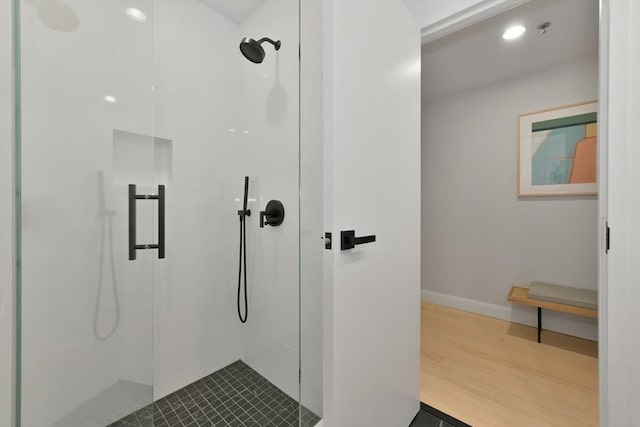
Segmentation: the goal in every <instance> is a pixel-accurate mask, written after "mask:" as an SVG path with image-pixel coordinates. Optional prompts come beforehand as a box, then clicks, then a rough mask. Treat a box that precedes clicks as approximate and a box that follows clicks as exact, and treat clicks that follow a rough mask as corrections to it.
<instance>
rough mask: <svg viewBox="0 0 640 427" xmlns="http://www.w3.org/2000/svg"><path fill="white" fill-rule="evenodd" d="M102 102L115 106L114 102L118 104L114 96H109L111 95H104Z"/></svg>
mask: <svg viewBox="0 0 640 427" xmlns="http://www.w3.org/2000/svg"><path fill="white" fill-rule="evenodd" d="M104 100H105V101H107V102H110V103H112V104H115V103H116V102H118V100H117V99H116V97H115V96H111V95H105V97H104Z"/></svg>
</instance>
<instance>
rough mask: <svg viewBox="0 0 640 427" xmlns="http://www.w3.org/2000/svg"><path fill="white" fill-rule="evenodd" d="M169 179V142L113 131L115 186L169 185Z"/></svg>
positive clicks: (171, 146) (147, 136)
mask: <svg viewBox="0 0 640 427" xmlns="http://www.w3.org/2000/svg"><path fill="white" fill-rule="evenodd" d="M172 177H173V141H172V140H170V139H164V138H158V137H153V136H149V135H144V134H139V133H133V132H127V131H123V130H118V129H114V130H113V182H114V184H116V185H127V184H133V183H135V184H137V185H142V186H151V185H169V184H171V180H172Z"/></svg>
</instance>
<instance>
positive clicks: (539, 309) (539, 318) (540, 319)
mask: <svg viewBox="0 0 640 427" xmlns="http://www.w3.org/2000/svg"><path fill="white" fill-rule="evenodd" d="M540 332H542V308H541V307H538V342H540Z"/></svg>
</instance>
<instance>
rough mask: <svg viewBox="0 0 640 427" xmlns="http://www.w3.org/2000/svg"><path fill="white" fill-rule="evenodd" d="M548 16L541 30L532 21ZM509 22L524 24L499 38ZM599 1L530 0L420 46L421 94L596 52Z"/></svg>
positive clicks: (488, 80) (447, 90)
mask: <svg viewBox="0 0 640 427" xmlns="http://www.w3.org/2000/svg"><path fill="white" fill-rule="evenodd" d="M545 21H550V22H551V23H552V24H551V27H550V28H549V30H548V31H547V33H546V34H544V35H543V34H540V33H539V31H538V30H537V26H538V25H539V24H541V23H543V22H545ZM514 24H521V25H524V26H525V27H526V28H527V31H526V32H525V34H524V35H523V36H522V37H520V38H519V39H517V40H512V41H505V40H503V39H502V33H503V32H504V30H505V29H506V28H507V27H509V26H511V25H514ZM597 53H598V0H532V1H530V2H528V3H525V4H523V5H521V6H518V7H516V8H514V9H511V10H508V11H507V12H505V13H502V14H500V15H497V16H494V17H492V18H489V19H487V20H485V21H482V22H480V23H477V24H475V25H472V26H470V27H468V28H465V29H463V30H460V31H458V32H456V33H453V34H450V35H448V36H445V37H443V38H441V39H438V40H436V41H434V42H431V43H428V44H425V45H424V46H423V47H422V97H423V99H424V98H428V99H429V98H437V97H441V96H445V95H451V94H454V93H457V92H462V91H464V90H469V89H473V88H476V87H479V86H483V85H487V84H490V83H494V82H497V81H499V80H504V79H509V78H513V77H516V76H519V75H522V74H525V73H529V72H533V71H537V70H541V69H543V68H546V67H549V66H553V65H554V64H558V63H560V62H563V61H567V60H571V59H577V58H581V57H586V56H589V55H597Z"/></svg>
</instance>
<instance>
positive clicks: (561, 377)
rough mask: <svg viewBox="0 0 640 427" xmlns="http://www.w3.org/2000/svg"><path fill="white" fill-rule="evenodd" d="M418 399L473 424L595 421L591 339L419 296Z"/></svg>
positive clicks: (595, 366) (595, 377) (595, 369)
mask: <svg viewBox="0 0 640 427" xmlns="http://www.w3.org/2000/svg"><path fill="white" fill-rule="evenodd" d="M421 334H422V342H421V381H420V384H421V390H420V398H421V400H422V401H423V402H425V403H427V404H429V405H431V406H433V407H435V408H437V409H439V410H441V411H443V412H446V413H447V414H449V415H451V416H453V417H455V418H458V419H460V420H461V421H464V422H466V423H468V424H471V425H472V426H474V427H483V426H487V427H502V426H505V427H507V426H508V427H520V426H522V427H524V426H562V427H569V426H580V427H586V426H597V425H598V359H597V353H598V349H597V346H598V344H597V343H596V342H593V341H588V340H583V339H580V338H575V337H570V336H567V335H562V334H556V333H553V332H549V331H543V332H542V343H541V344H538V343H537V342H536V339H537V338H536V336H537V335H536V334H537V332H536V329H535V328H532V327H528V326H523V325H519V324H515V323H510V322H507V321H504V320H499V319H494V318H491V317H485V316H480V315H477V314H472V313H467V312H464V311H460V310H456V309H452V308H447V307H443V306H439V305H435V304H430V303H425V302H423V303H422V331H421Z"/></svg>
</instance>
